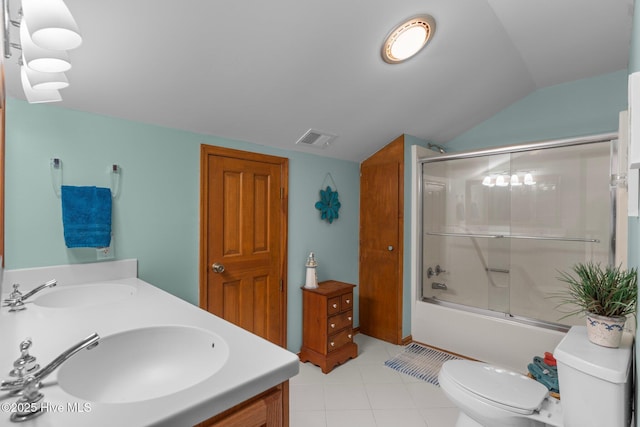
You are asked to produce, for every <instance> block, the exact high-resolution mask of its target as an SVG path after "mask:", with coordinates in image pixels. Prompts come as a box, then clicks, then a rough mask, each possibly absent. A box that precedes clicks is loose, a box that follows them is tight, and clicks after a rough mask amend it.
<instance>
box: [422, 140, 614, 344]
mask: <svg viewBox="0 0 640 427" xmlns="http://www.w3.org/2000/svg"><path fill="white" fill-rule="evenodd" d="M613 141H617V142H618V147H617V149H611V150H610V159H609V162H610V173H611V180H616V181H618V180H620V178H621V177H626V171H619V170H618V169H619V167H618V152H619V150H620V146H619V144H620V142H621V141H620V139H619V135H618V133H617V132H610V133H603V134H598V135H590V136H581V137H574V138H564V139H555V140H545V141H538V142H529V143H524V144H514V145H506V146H501V147H490V148H485V149H480V150H469V151H461V152H458V153H452V154H443V155H436V156H429V157H423V158H419V159H418V160H417V163H418V166H419V173H417V174H416V179H417V182H416V186H417V187H416V188H417V193H418V194H417V196H418V201H419V203H418V206H417V214H418V218H419V221H418V224H417V225H418V229H419V235H420V244H419V245H417V252H418V253H417V263H416V264H417V265H416V268H417V272H416V278H417V279H418V280H419V286H416V293H417V295H415V298H416V299H417V300H418V301H424V302H427V303H430V304H435V305H441V306H443V307H450V308H455V309H458V310H463V311H466V312H471V313H476V314H482V315H485V316H490V317H494V318H500V319H507V320H510V321H513V322H518V323H523V324H527V325H532V326H539V327H543V328H546V329H551V330H556V331H561V332H566V331H568V330H569V329H570V326H567V325H563V324H560V323H553V322H549V321H545V320H540V319H532V318H528V317H524V316H518V315H513V314H511V313H503V312H499V311H493V310H489V309H484V308H479V307H473V306H468V305H464V304H458V303H454V302H448V301H443V300H439V299H435V298H431V297H423V296H422V294H423V291H422V289H423V285H424V284H423V280H422V278H423V272H424V258H423V246H424V236H425V232H424V217H423V213H424V212H423V207H422V205H423V197H424V194H423V186H424V182H423V166H424V164H426V163H436V162H444V161H448V160H459V159H470V158H477V157H487V156H493V155H496V154H513V153H521V152H526V151H534V150H543V149H550V148H560V147H569V146H576V145H585V144H594V143H601V142H613ZM612 147H615V145H613V146H612ZM610 184H611V183H610ZM609 195H610V203H611V221H610V223H609V239H608V240H609V241H608V245H609V264H613V263H615V255H616V254H615V251H616V244H615V242H616V228H617V227H616V224H617V211H616V201H617V200H616V199H617V186H613V185H610V189H609ZM441 234H448V233H441ZM477 237H489V238H502V237H507V238H511V237H508V236H503V235H477ZM514 238H536V237H535V236H531V237H528V236H514ZM540 239H545V240H555V238H550V239H549V238H545V237H540ZM562 240H573V241H592V239H573V238H562Z"/></svg>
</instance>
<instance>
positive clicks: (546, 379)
mask: <svg viewBox="0 0 640 427" xmlns="http://www.w3.org/2000/svg"><path fill="white" fill-rule="evenodd" d="M527 369H528V370H529V373H530V374H531V375H532V376H533V377H534V378H535V379H536V380H537V381H538V382H539V383H542V384H543V385H545V386H546V387H547V388H548V389H549V391H553V392H555V393H559V392H560V387H559V383H558V368H557V367H555V366H549V365H547V364H546V363H544V360H543V359H542V357H539V356H536V357H534V358H533V363H529V365H527Z"/></svg>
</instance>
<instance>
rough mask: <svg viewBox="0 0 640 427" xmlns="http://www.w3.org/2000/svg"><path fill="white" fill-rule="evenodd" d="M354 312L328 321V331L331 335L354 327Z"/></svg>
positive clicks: (342, 314)
mask: <svg viewBox="0 0 640 427" xmlns="http://www.w3.org/2000/svg"><path fill="white" fill-rule="evenodd" d="M352 322H353V311H351V310H349V311H347V312H344V313H341V314H338V315H336V316H331V317H330V318H329V320H328V325H327V326H328V330H329V334H333V333H334V332H337V331H339V330H340V329H344V328H346V327H352V326H353V323H352Z"/></svg>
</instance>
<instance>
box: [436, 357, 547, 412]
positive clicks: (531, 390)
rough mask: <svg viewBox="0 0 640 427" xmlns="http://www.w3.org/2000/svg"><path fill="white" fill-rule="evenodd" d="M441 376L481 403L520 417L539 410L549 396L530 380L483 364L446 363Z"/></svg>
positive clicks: (469, 361) (458, 361) (538, 384)
mask: <svg viewBox="0 0 640 427" xmlns="http://www.w3.org/2000/svg"><path fill="white" fill-rule="evenodd" d="M442 371H444V372H442ZM441 373H444V374H445V375H447V376H448V377H449V378H450V379H451V380H453V381H454V382H455V383H456V384H458V385H459V386H460V387H462V388H464V389H466V390H467V391H469V392H471V393H473V394H475V395H477V396H478V397H480V398H482V399H483V400H485V401H490V402H492V403H494V404H495V405H496V406H499V407H502V408H504V409H507V410H511V411H513V412H517V413H521V414H531V413H533V412H534V411H535V410H537V409H539V408H540V406H541V405H542V401H543V400H544V399H545V397H547V395H548V393H549V390H548V389H547V388H546V387H545V386H544V385H542V384H540V383H539V382H537V381H535V380H533V379H531V378H529V377H526V376H524V375H522V374H519V373H517V372H513V371H509V370H507V369H503V368H499V367H496V366H492V365H488V364H486V363H482V362H475V361H471V360H453V361H449V362H446V363H445V364H444V365H443V366H442V370H441Z"/></svg>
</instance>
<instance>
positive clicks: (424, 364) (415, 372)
mask: <svg viewBox="0 0 640 427" xmlns="http://www.w3.org/2000/svg"><path fill="white" fill-rule="evenodd" d="M458 359H460V357H457V356H454V355H452V354H449V353H445V352H444V351H440V350H436V349H434V348H430V347H425V346H423V345H420V344H417V343H411V344H409V345H407V346H406V347H405V348H404V350H403V351H402V353H400V354H398V355H397V356H396V357H394V358H392V359H389V360H387V361H386V362H384V364H385V365H386V366H388V367H390V368H391V369H395V370H396V371H398V372H402V373H403V374H407V375H411V376H412V377H416V378H419V379H421V380H423V381H426V382H428V383H431V384H434V385H437V386H438V387H439V386H440V383H438V373H439V372H440V368H441V367H442V364H443V363H444V362H446V361H447V360H458Z"/></svg>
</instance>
